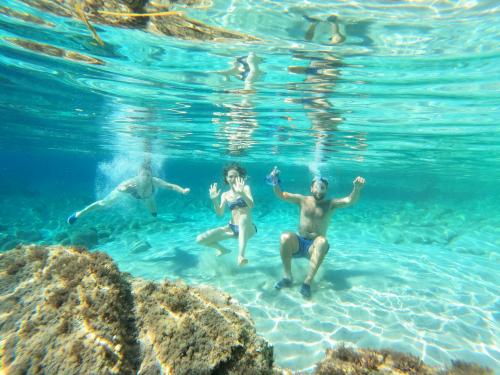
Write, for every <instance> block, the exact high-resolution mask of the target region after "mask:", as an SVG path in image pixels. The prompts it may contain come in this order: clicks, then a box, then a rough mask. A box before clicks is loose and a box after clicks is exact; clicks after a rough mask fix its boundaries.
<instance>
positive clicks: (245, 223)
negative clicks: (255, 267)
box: [238, 216, 257, 266]
mask: <svg viewBox="0 0 500 375" xmlns="http://www.w3.org/2000/svg"><path fill="white" fill-rule="evenodd" d="M239 229H240V234H239V236H238V245H239V253H238V264H239V265H240V266H244V265H245V264H247V263H248V259H246V258H245V250H246V248H247V242H248V240H249V239H250V238H252V237H253V236H254V235H255V233H256V232H257V231H256V230H255V226H254V224H253V222H252V220H251V219H249V218H248V217H247V216H242V217H241V218H240V222H239Z"/></svg>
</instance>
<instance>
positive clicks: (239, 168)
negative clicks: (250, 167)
mask: <svg viewBox="0 0 500 375" xmlns="http://www.w3.org/2000/svg"><path fill="white" fill-rule="evenodd" d="M231 169H234V170H236V171H238V174H239V175H240V177H241V178H245V177H246V176H247V171H246V170H245V168H243V167H242V166H241V165H239V164H238V163H230V164H227V165H226V166H225V167H224V169H223V170H222V176H223V177H224V183H225V184H226V185H227V184H228V183H227V180H226V177H227V174H228V173H229V171H230V170H231Z"/></svg>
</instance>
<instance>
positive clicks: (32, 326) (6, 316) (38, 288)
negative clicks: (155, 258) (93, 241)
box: [0, 245, 139, 374]
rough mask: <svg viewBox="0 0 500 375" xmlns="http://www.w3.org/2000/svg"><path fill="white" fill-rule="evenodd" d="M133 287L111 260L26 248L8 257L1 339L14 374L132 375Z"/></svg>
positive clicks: (1, 259)
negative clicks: (105, 374) (131, 287)
mask: <svg viewBox="0 0 500 375" xmlns="http://www.w3.org/2000/svg"><path fill="white" fill-rule="evenodd" d="M129 288H130V285H129V284H128V283H126V282H125V281H124V280H123V279H122V277H121V275H120V272H119V271H118V269H117V268H116V266H115V265H114V264H113V262H112V260H111V258H109V256H107V255H105V254H103V253H88V252H87V251H83V250H78V249H74V248H64V247H52V248H46V247H40V246H35V245H31V246H19V247H18V248H16V249H14V250H11V251H8V252H6V253H2V254H0V299H1V301H2V303H1V304H0V337H2V339H3V358H2V361H3V364H4V366H5V368H4V370H5V371H6V372H7V373H12V374H24V373H29V374H37V373H40V374H41V373H46V374H76V373H81V374H83V373H85V374H102V373H120V374H132V373H134V372H135V369H136V368H137V364H136V363H135V361H136V359H137V358H138V353H139V350H138V346H137V341H136V336H137V333H136V327H135V324H134V313H133V301H132V299H131V292H130V289H129Z"/></svg>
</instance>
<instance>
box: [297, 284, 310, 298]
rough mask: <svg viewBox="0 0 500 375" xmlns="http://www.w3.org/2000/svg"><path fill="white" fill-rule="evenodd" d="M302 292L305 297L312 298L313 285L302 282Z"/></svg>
mask: <svg viewBox="0 0 500 375" xmlns="http://www.w3.org/2000/svg"><path fill="white" fill-rule="evenodd" d="M300 294H302V296H303V297H304V298H311V286H310V285H309V284H306V283H304V284H302V286H301V287H300Z"/></svg>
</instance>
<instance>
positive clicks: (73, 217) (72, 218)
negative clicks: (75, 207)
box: [66, 212, 78, 225]
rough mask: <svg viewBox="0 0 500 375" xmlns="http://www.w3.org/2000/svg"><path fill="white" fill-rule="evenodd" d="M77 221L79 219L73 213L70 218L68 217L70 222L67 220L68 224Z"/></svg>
mask: <svg viewBox="0 0 500 375" xmlns="http://www.w3.org/2000/svg"><path fill="white" fill-rule="evenodd" d="M76 219H78V217H77V216H76V212H75V213H72V214H71V215H70V216H69V217H68V220H66V221H67V222H68V224H70V225H71V224H73V223H74V222H75V221H76Z"/></svg>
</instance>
